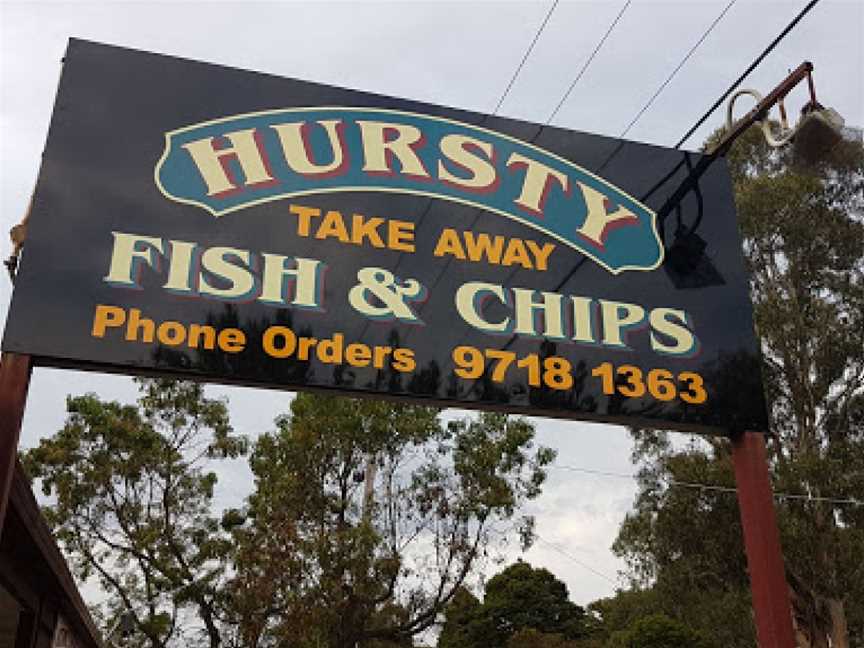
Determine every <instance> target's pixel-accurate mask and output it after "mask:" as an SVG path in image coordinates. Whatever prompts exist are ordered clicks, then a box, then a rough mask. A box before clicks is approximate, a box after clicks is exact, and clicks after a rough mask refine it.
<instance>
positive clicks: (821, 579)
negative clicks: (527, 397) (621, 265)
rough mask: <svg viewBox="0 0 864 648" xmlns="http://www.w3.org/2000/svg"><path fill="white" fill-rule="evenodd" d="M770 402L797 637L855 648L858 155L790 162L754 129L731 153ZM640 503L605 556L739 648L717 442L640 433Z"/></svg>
mask: <svg viewBox="0 0 864 648" xmlns="http://www.w3.org/2000/svg"><path fill="white" fill-rule="evenodd" d="M729 162H730V168H731V170H732V176H733V181H734V185H735V194H736V200H737V204H738V212H739V218H740V227H741V230H742V234H743V237H744V253H745V257H746V261H747V264H748V266H749V270H750V273H751V282H750V292H751V298H752V300H753V305H754V315H755V323H756V328H757V334H758V336H759V339H760V340H761V347H762V375H763V380H764V383H765V389H766V393H767V398H768V404H769V415H770V424H771V432H772V433H773V435H774V436H773V437H771V439H770V442H769V454H770V462H771V470H772V474H773V481H774V487H775V490H776V491H778V492H782V493H791V494H793V495H794V497H791V498H786V499H782V498H781V499H778V500H777V508H778V517H779V524H780V528H781V540H782V544H783V550H784V554H785V559H786V575H787V579H788V581H789V583H790V586H791V591H792V603H793V608H794V617H795V624H796V630H797V632H798V641H799V644H800V645H801V646H805V647H808V648H809V647H812V648H827V647H828V646H829V645H830V646H831V647H832V648H848V647H850V646H861V645H864V606H862V605H861V601H864V563H862V561H861V556H862V555H864V506H862V505H861V503H860V502H861V500H862V499H864V498H862V494H864V393H862V392H864V148H862V144H861V142H860V141H857V142H856V141H844V142H842V143H841V144H840V145H838V146H837V147H835V148H834V149H833V150H832V151H831V152H830V154H828V155H826V157H825V159H824V160H823V161H821V162H820V163H819V164H817V165H815V166H810V167H806V168H805V167H802V166H801V165H800V164H799V163H798V162H797V161H796V160H795V159H794V158H793V157H792V154H791V153H790V152H789V151H778V150H773V149H770V148H768V147H767V146H766V145H765V143H764V141H763V140H762V138H761V135H760V134H759V133H758V131H757V130H756V129H753V130H751V131H750V132H749V133H747V134H746V135H745V136H744V137H742V138H741V140H739V142H738V143H737V144H736V145H735V147H734V148H733V149H732V151H731V152H730V154H729ZM636 439H637V445H636V450H635V458H636V459H637V460H639V461H641V462H642V470H641V478H640V492H639V495H638V497H637V501H636V505H635V508H634V510H633V511H632V512H631V513H630V514H629V515H628V517H627V519H626V521H625V523H624V524H623V526H622V528H621V530H620V533H619V536H618V539H617V541H616V544H615V550H616V551H617V552H618V554H619V555H621V556H623V557H624V558H625V559H626V560H627V562H628V565H629V573H630V576H631V578H632V580H633V581H634V583H636V584H638V585H641V586H647V587H652V588H654V589H655V590H658V591H659V592H660V593H661V600H662V601H663V602H664V603H665V608H666V609H667V610H668V611H669V612H670V614H673V615H675V616H679V617H684V616H686V617H687V619H688V620H692V621H693V622H694V623H699V624H701V627H702V628H703V629H704V630H706V631H708V636H713V637H715V638H722V639H723V643H722V645H724V646H742V647H744V646H748V647H749V646H752V645H753V641H754V638H753V627H752V623H751V622H750V620H749V618H748V614H747V610H748V608H749V588H748V579H747V574H746V562H745V560H744V555H743V548H742V541H741V529H740V526H739V518H738V510H737V505H736V501H735V497H734V494H730V493H728V492H723V491H719V490H711V489H701V490H700V489H692V488H691V489H688V488H680V487H675V486H670V483H671V482H675V481H677V482H697V483H699V482H701V483H708V484H714V485H720V486H729V487H731V486H734V481H733V476H732V475H733V471H732V467H731V461H730V450H729V446H728V444H727V443H726V442H725V441H723V440H716V439H715V440H707V441H702V442H698V443H694V444H692V445H690V446H689V447H687V448H684V449H682V448H680V446H678V447H676V446H674V445H672V444H670V443H669V440H668V438H666V437H665V435H663V434H646V433H638V434H637V435H636Z"/></svg>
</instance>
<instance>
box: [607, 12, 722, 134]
mask: <svg viewBox="0 0 864 648" xmlns="http://www.w3.org/2000/svg"><path fill="white" fill-rule="evenodd" d="M736 2H737V0H731V1H730V2H729V4H727V5H726V6H725V7H724V8H723V11H721V12H720V15H719V16H717V17H716V18H715V19H714V22H712V23H711V24H710V25H709V26H708V29H706V30H705V32H704V33H703V34H702V36H700V37H699V40H697V41H696V43H695V44H694V45H693V47H691V48H690V51H689V52H687V54H685V55H684V58H682V59H681V62H680V63H678V65H677V66H675V69H674V70H672V72H671V73H670V74H669V76H668V77H666V80H665V81H663V83H661V84H660V87H659V88H657V91H656V92H655V93H654V94H653V95H651V98H650V99H649V100H648V102H647V103H646V104H645V105H644V106H642V109H641V110H640V111H639V112H638V113H636V116H635V117H634V118H633V119H632V120H631V121H630V123H629V124H627V128H625V129H624V130H623V131H621V134H620V135H619V136H618V137H619V138H621V137H624V136H625V135H626V134H627V133H629V132H630V129H631V128H633V126H635V125H636V122H638V121H639V120H640V119H641V118H642V115H644V114H645V111H646V110H648V109H649V108H650V107H651V105H652V104H653V103H654V101H655V100H656V99H657V97H659V96H660V93H661V92H663V90H665V89H666V86H668V85H669V83H671V81H672V79H674V78H675V75H676V74H678V71H679V70H680V69H681V68H682V67H684V64H685V63H687V61H688V60H689V59H690V57H691V56H693V53H694V52H695V51H696V50H697V49H698V48H699V46H700V45H701V44H702V42H703V41H704V40H705V39H706V38H708V34H710V33H711V32H712V31H714V28H715V27H716V26H717V23H719V22H720V21H721V20H723V16H725V15H726V13H727V12H728V11H729V10H730V9H731V8H732V5H734V4H735V3H736Z"/></svg>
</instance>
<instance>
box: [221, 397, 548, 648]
mask: <svg viewBox="0 0 864 648" xmlns="http://www.w3.org/2000/svg"><path fill="white" fill-rule="evenodd" d="M277 425H278V429H277V430H276V431H275V432H274V433H272V434H266V435H263V436H262V437H260V438H259V440H258V442H257V443H256V446H255V448H254V452H253V455H252V459H251V467H252V470H253V473H254V475H255V492H254V493H253V495H252V496H251V498H250V507H249V512H248V513H249V524H247V525H245V526H243V527H238V528H237V529H236V530H235V532H234V533H235V538H236V541H237V546H238V551H237V557H236V570H237V574H236V578H235V579H234V582H233V583H232V586H231V592H232V595H233V596H234V598H235V604H236V613H237V621H238V623H239V624H240V626H241V628H242V634H243V640H244V642H245V644H246V645H248V646H255V645H261V646H270V645H280V646H281V645H292V646H293V645H304V644H302V642H303V641H306V640H308V638H309V637H310V636H312V635H316V636H317V637H319V642H320V645H322V646H328V648H342V647H344V648H349V647H350V648H353V647H354V646H355V644H356V645H361V646H372V645H374V644H372V643H371V642H373V641H378V642H383V641H387V642H399V641H407V640H409V639H410V637H411V636H413V635H416V634H417V633H419V632H422V631H423V630H424V629H426V628H428V627H430V626H431V625H432V624H433V623H434V622H435V620H436V618H437V616H438V615H439V613H440V612H441V611H442V610H443V609H444V606H445V605H447V604H448V603H450V602H451V601H453V600H454V599H455V598H456V596H457V593H459V592H460V591H462V590H460V587H461V585H462V583H463V582H464V581H465V579H466V578H467V577H468V575H469V574H471V573H472V572H473V571H474V570H475V569H476V568H477V567H478V565H481V564H482V563H483V561H484V560H485V557H486V555H487V552H488V550H489V549H492V550H493V551H494V549H495V544H494V543H495V541H496V539H499V538H502V537H503V538H507V537H508V536H512V537H519V538H520V539H521V540H522V541H523V542H525V543H530V541H531V529H532V524H531V520H530V518H528V519H523V520H516V519H515V515H516V513H517V511H518V509H519V507H520V506H521V505H522V503H524V502H525V501H526V500H528V499H532V498H534V497H536V496H537V495H539V494H540V489H541V486H542V484H543V482H544V480H545V477H546V476H545V472H544V470H543V467H544V466H545V465H547V464H548V463H550V462H551V461H552V459H553V457H554V453H553V452H552V451H550V450H548V449H545V448H538V449H536V450H533V451H532V445H533V436H534V430H533V427H532V426H531V425H530V424H529V423H528V422H527V421H525V420H523V419H516V418H507V417H506V416H503V415H499V414H488V413H487V414H482V415H479V416H478V417H476V418H472V419H469V420H461V421H454V422H451V423H450V424H449V425H446V426H442V425H441V423H440V421H439V420H438V417H437V411H436V410H434V409H430V408H426V407H419V406H414V405H394V404H391V403H385V402H379V401H372V400H351V399H343V398H333V397H329V396H322V395H313V394H300V395H298V396H297V398H296V399H295V400H294V401H293V402H292V405H291V414H290V415H288V416H284V417H282V418H280V419H279V420H278V421H277ZM407 645H410V644H407Z"/></svg>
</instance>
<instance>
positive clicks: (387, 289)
mask: <svg viewBox="0 0 864 648" xmlns="http://www.w3.org/2000/svg"><path fill="white" fill-rule="evenodd" d="M357 280H358V281H359V282H360V283H358V284H357V285H356V286H354V287H353V288H352V289H351V291H350V292H349V293H348V301H349V302H350V303H351V305H352V306H353V307H354V308H355V309H357V310H358V311H360V312H361V313H363V314H364V315H366V316H367V317H370V318H372V319H390V318H396V319H398V320H401V321H403V322H416V323H419V324H422V323H423V321H422V320H421V319H420V318H419V317H417V314H416V313H414V311H413V310H412V309H411V307H410V306H409V305H408V304H407V303H406V301H407V302H416V301H420V302H422V301H423V300H425V299H426V288H425V287H424V286H423V284H421V283H420V282H419V281H417V280H416V279H406V280H405V281H402V280H400V279H399V278H398V277H396V276H395V275H394V274H393V273H392V272H390V271H389V270H385V269H384V268H362V269H361V270H359V271H358V272H357ZM373 297H374V300H373V299H372V298H373Z"/></svg>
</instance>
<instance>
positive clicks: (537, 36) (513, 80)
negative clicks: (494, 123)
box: [492, 0, 559, 115]
mask: <svg viewBox="0 0 864 648" xmlns="http://www.w3.org/2000/svg"><path fill="white" fill-rule="evenodd" d="M558 2H559V0H555V1H554V2H553V3H552V6H551V7H549V11H548V12H546V17H545V18H544V19H543V22H542V24H541V25H540V28H539V29H538V30H537V33H536V34H534V39H533V40H532V41H531V44H530V45H529V46H528V49H527V50H525V55H524V56H523V57H522V61H521V62H520V63H519V65H518V66H517V67H516V71H515V72H514V73H513V76H512V77H511V78H510V83H508V84H507V87H506V88H504V92H503V93H502V94H501V98H500V99H499V100H498V104H497V105H496V106H495V110H493V111H492V114H493V115H497V114H498V111H499V110H500V109H501V105H502V104H503V103H504V100H505V99H506V98H507V95H508V94H510V90H511V89H512V88H513V84H514V83H516V79H517V78H519V74H520V73H521V72H522V68H523V67H525V62H526V61H527V60H528V57H529V56H531V52H532V51H534V46H535V45H536V44H537V41H538V40H540V34H542V33H543V30H544V29H546V24H547V23H548V22H549V19H550V18H551V17H552V14H553V13H554V12H555V7H557V6H558Z"/></svg>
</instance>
